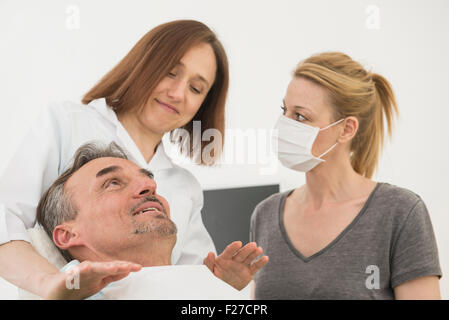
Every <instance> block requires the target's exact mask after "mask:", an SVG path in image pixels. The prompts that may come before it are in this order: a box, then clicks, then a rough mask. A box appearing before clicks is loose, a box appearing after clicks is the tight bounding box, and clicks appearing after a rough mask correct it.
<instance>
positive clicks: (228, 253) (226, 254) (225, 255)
mask: <svg viewBox="0 0 449 320" xmlns="http://www.w3.org/2000/svg"><path fill="white" fill-rule="evenodd" d="M241 247H242V242H241V241H234V242H233V243H231V244H229V245H228V246H227V247H226V249H224V250H223V252H222V253H221V254H220V255H219V258H221V259H232V256H233V255H234V254H235V253H236V252H237V251H238V250H239V249H240V248H241Z"/></svg>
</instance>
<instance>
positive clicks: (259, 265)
mask: <svg viewBox="0 0 449 320" xmlns="http://www.w3.org/2000/svg"><path fill="white" fill-rule="evenodd" d="M268 260H269V259H268V256H263V257H262V258H260V259H259V260H257V261H256V262H254V263H253V264H252V265H251V267H250V271H251V274H252V275H255V274H256V273H257V271H259V270H260V269H262V268H263V267H264V266H265V265H266V264H267V263H268Z"/></svg>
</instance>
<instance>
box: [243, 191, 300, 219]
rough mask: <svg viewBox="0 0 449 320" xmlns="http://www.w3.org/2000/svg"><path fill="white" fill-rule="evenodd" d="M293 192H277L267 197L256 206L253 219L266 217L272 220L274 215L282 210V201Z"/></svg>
mask: <svg viewBox="0 0 449 320" xmlns="http://www.w3.org/2000/svg"><path fill="white" fill-rule="evenodd" d="M291 191H292V190H288V191H284V192H277V193H274V194H272V195H271V196H269V197H267V198H266V199H264V200H262V201H261V202H259V204H257V205H256V207H255V209H254V212H253V215H252V217H253V219H256V218H258V217H266V218H268V219H270V217H271V216H272V215H273V214H277V213H278V212H279V210H280V206H281V203H282V201H285V198H287V196H288V195H289V194H290V193H291Z"/></svg>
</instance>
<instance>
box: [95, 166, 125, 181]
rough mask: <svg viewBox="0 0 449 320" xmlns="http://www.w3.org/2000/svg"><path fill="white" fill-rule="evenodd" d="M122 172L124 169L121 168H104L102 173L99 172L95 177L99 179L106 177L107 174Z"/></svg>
mask: <svg viewBox="0 0 449 320" xmlns="http://www.w3.org/2000/svg"><path fill="white" fill-rule="evenodd" d="M120 170H123V168H122V167H120V166H109V167H106V168H103V169H101V170H100V171H98V172H97V174H96V176H95V177H96V178H99V177H101V176H104V175H105V174H108V173H111V172H116V171H120Z"/></svg>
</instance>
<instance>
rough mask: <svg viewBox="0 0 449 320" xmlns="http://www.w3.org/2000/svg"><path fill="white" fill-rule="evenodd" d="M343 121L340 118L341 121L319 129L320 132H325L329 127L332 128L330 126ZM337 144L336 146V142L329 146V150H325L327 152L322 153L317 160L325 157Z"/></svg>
mask: <svg viewBox="0 0 449 320" xmlns="http://www.w3.org/2000/svg"><path fill="white" fill-rule="evenodd" d="M343 120H345V119H344V118H342V119H340V120H338V121H336V122H334V123H331V124H330V125H328V126H327V127H324V128H321V129H320V131H322V130H326V129H327V128H330V127H332V126H335V125H336V124H339V123H340V122H342V121H343ZM337 144H338V141H337V142H336V143H335V144H334V145H333V146H331V147H330V148H329V149H327V151H325V152H323V153H322V154H320V155H319V156H318V157H317V158H319V159H321V157H324V156H325V155H326V154H328V153H329V152H330V151H331V150H332V149H333V148H335V146H336V145H337Z"/></svg>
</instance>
